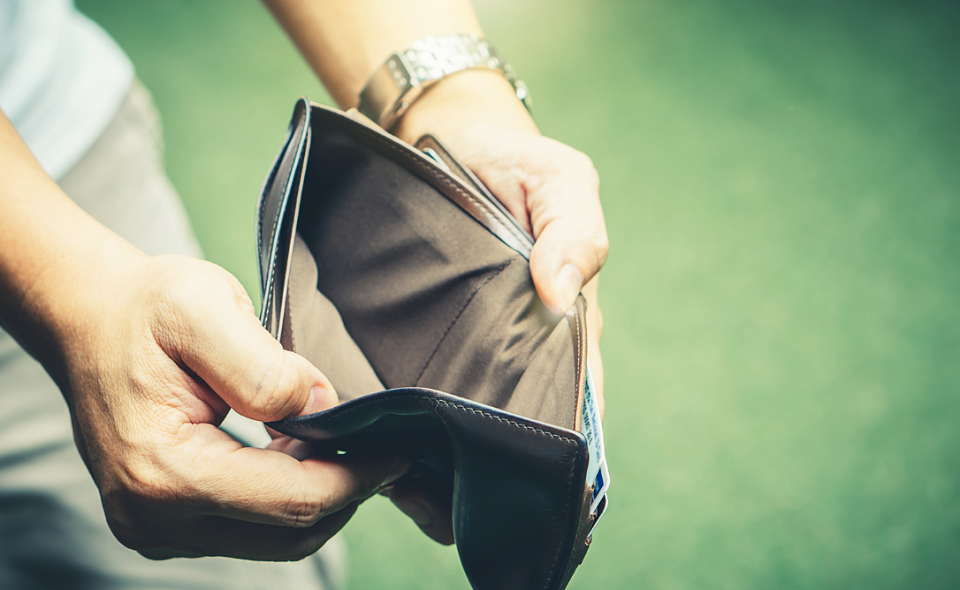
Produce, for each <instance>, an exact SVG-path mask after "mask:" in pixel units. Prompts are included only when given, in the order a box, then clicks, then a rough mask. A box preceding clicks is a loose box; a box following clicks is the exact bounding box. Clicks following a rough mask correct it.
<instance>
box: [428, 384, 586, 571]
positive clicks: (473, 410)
mask: <svg viewBox="0 0 960 590" xmlns="http://www.w3.org/2000/svg"><path fill="white" fill-rule="evenodd" d="M436 401H437V403H438V404H443V405H445V406H451V407H454V408H458V409H460V410H463V411H465V412H470V413H471V414H480V415H481V416H484V417H486V418H492V419H494V420H497V421H498V422H505V423H507V424H510V425H511V426H516V427H517V428H521V429H523V430H531V431H533V432H536V433H538V434H544V435H547V436H549V437H551V438H556V439H558V440H561V441H563V442H565V443H573V444H576V441H575V440H573V439H572V438H570V437H565V436H562V435H559V434H555V433H553V432H546V431H544V430H542V429H540V428H534V427H533V426H528V425H526V424H520V423H519V422H515V421H513V420H510V419H508V418H502V417H500V416H496V415H494V414H491V413H489V412H484V411H483V410H478V409H476V408H468V407H467V406H463V405H460V404H455V403H452V402H448V401H446V400H442V399H438V400H436ZM575 480H576V463H571V465H570V476H569V481H568V482H567V493H566V494H564V497H565V498H566V499H565V500H564V504H563V513H564V514H567V513H569V512H570V502H571V498H570V496H571V494H570V491H571V490H572V489H573V484H574V481H575ZM563 549H564V547H563V545H562V544H561V545H560V547H559V548H558V549H557V551H556V554H555V555H554V556H553V564H552V565H551V566H550V574H549V575H548V576H547V581H546V584H544V586H543V587H544V589H545V590H546V589H548V588H550V586H551V584H552V582H553V580H554V576H555V575H556V573H557V566H558V565H560V556H561V555H563V553H564V551H563Z"/></svg>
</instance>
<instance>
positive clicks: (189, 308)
mask: <svg viewBox="0 0 960 590" xmlns="http://www.w3.org/2000/svg"><path fill="white" fill-rule="evenodd" d="M209 266H210V267H213V269H216V270H213V271H211V269H210V268H209V267H208V268H206V269H204V270H205V272H194V273H192V274H191V273H187V275H186V276H182V277H178V280H177V281H176V283H175V284H174V286H173V287H172V288H173V289H176V290H178V294H177V295H176V296H175V297H176V298H177V299H176V301H175V304H176V308H175V310H176V314H177V316H178V317H177V321H169V322H165V323H162V325H161V326H160V329H159V332H160V333H161V336H162V338H161V341H162V342H161V343H162V345H164V348H165V351H166V352H167V353H168V354H170V355H171V356H172V357H174V358H179V359H180V360H181V361H182V362H183V363H184V364H185V365H186V366H187V367H188V368H189V369H190V370H192V371H193V372H194V373H196V374H197V375H198V376H199V377H200V378H201V379H202V380H203V381H204V382H206V383H207V384H208V385H209V386H210V387H211V388H212V389H213V390H214V391H215V392H216V393H217V394H218V395H219V396H220V397H222V398H223V399H224V401H226V402H227V403H228V404H229V405H230V407H232V408H233V409H234V410H236V411H237V412H238V413H240V414H242V415H244V416H246V417H248V418H252V419H254V420H260V421H262V422H270V421H274V420H281V419H284V418H288V417H290V416H294V415H297V414H304V413H311V412H314V411H319V410H322V409H326V408H329V407H332V406H333V405H336V403H337V401H338V400H337V396H336V393H335V392H334V390H333V386H332V385H331V384H330V381H329V380H328V379H327V378H326V377H325V376H324V375H323V373H321V372H320V370H319V369H317V368H316V367H314V366H313V365H312V364H311V363H310V362H309V361H307V360H306V359H304V358H303V357H301V356H299V355H297V354H295V353H293V352H289V351H286V350H284V349H283V347H282V346H281V345H280V343H279V342H278V341H277V340H276V339H274V338H273V337H272V336H270V334H269V333H268V332H267V331H266V330H264V329H263V327H262V326H261V325H260V322H259V320H258V319H257V318H256V316H255V315H254V314H253V313H251V310H252V306H251V305H249V304H248V302H249V298H248V297H247V295H246V292H245V291H244V290H243V287H242V286H241V285H240V284H239V282H238V281H237V280H236V279H235V278H233V276H232V275H230V274H229V273H227V272H226V271H224V270H222V269H220V268H219V267H216V266H214V265H209ZM191 294H192V297H191ZM201 294H202V297H201V296H200V295H201Z"/></svg>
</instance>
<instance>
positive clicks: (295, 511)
mask: <svg viewBox="0 0 960 590" xmlns="http://www.w3.org/2000/svg"><path fill="white" fill-rule="evenodd" d="M326 511H327V502H326V499H325V498H324V497H323V496H322V495H321V494H317V493H310V492H308V491H303V492H301V493H300V494H299V495H298V496H297V497H296V498H294V499H291V500H290V501H289V502H288V503H287V506H286V511H285V516H286V520H287V522H288V524H289V525H290V526H293V527H300V528H306V527H310V526H313V525H314V524H316V523H317V521H319V520H320V519H321V518H323V517H324V515H325V514H326ZM304 557H306V556H304Z"/></svg>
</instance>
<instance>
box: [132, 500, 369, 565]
mask: <svg viewBox="0 0 960 590" xmlns="http://www.w3.org/2000/svg"><path fill="white" fill-rule="evenodd" d="M358 506H359V502H354V503H351V504H349V505H348V506H346V507H344V508H343V509H342V510H340V511H338V512H336V513H334V514H331V515H330V516H327V517H326V518H323V519H321V520H320V521H318V522H317V523H316V524H314V525H313V526H310V527H306V528H298V529H294V528H287V527H279V526H272V525H266V524H256V523H250V522H242V521H238V520H231V519H228V518H221V517H216V516H211V517H205V518H204V519H203V520H202V521H201V523H200V526H195V527H194V531H195V533H194V534H192V535H191V536H190V538H189V539H188V540H186V541H185V542H182V541H177V542H175V543H170V544H168V545H165V546H155V547H149V548H140V549H139V552H140V553H141V554H142V555H143V556H144V557H147V558H149V559H170V558H173V557H202V556H207V555H219V556H223V557H235V558H240V559H252V560H257V561H296V560H300V559H303V558H305V557H307V556H309V555H312V554H313V553H315V552H316V551H317V550H318V549H320V548H321V547H322V546H323V545H324V544H326V542H327V541H329V540H330V538H331V537H333V536H334V535H335V534H337V532H339V531H340V529H342V528H343V527H344V525H346V524H347V522H348V521H349V520H350V518H351V517H352V516H353V515H354V513H356V511H357V507H358Z"/></svg>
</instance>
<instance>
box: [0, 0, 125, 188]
mask: <svg viewBox="0 0 960 590" xmlns="http://www.w3.org/2000/svg"><path fill="white" fill-rule="evenodd" d="M132 82H133V65H132V64H131V63H130V60H129V59H127V56H126V55H125V54H124V53H123V50H121V49H120V47H119V46H117V44H116V43H115V42H114V41H113V39H111V38H110V36H109V35H107V34H106V33H105V32H104V31H103V29H101V28H100V27H98V26H97V25H95V24H94V23H93V22H92V21H90V20H89V19H88V18H86V17H85V16H83V15H82V14H80V13H79V12H77V9H76V7H74V4H73V0H0V109H2V110H3V113H4V114H5V115H6V116H7V118H8V119H10V121H11V122H12V123H13V126H14V127H15V128H16V130H17V132H18V133H19V134H20V136H21V137H22V138H23V139H24V141H25V142H26V144H27V146H29V147H30V150H31V151H32V152H33V154H34V156H36V158H37V160H39V161H40V164H41V165H42V166H43V168H44V170H46V171H47V174H49V175H50V176H51V177H53V178H54V179H59V178H60V177H62V176H63V175H64V174H65V173H66V172H67V171H68V170H70V168H71V167H72V166H73V165H74V164H76V163H77V161H78V160H79V159H80V158H81V157H82V156H83V155H84V154H85V153H86V152H87V150H89V149H90V147H91V146H92V145H93V143H94V142H95V141H96V140H97V138H98V137H100V134H101V133H103V131H104V129H106V127H107V125H108V124H109V123H110V121H111V120H112V119H113V116H114V115H115V114H116V112H117V109H118V108H119V107H120V104H121V102H122V101H123V99H124V97H126V94H127V91H128V90H129V89H130V84H131V83H132Z"/></svg>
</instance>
